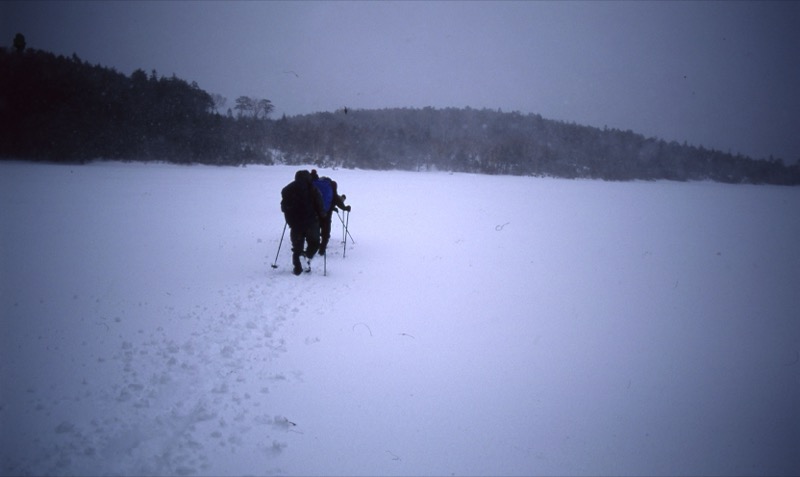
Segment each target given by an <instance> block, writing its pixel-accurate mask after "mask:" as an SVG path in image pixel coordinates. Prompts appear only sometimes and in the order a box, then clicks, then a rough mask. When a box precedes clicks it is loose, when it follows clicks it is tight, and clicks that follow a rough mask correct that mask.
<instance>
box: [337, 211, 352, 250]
mask: <svg viewBox="0 0 800 477" xmlns="http://www.w3.org/2000/svg"><path fill="white" fill-rule="evenodd" d="M347 213H348V214H350V212H349V211H348V212H347ZM336 216H337V217H339V222H341V223H342V236H344V235H345V234H347V235H348V236H349V237H350V241H351V242H353V243H356V241H355V239H353V236H352V235H350V231H349V230H347V227H346V226H345V224H344V220H342V216H341V215H339V210H338V209H337V210H336ZM342 241H344V238H343V239H342Z"/></svg>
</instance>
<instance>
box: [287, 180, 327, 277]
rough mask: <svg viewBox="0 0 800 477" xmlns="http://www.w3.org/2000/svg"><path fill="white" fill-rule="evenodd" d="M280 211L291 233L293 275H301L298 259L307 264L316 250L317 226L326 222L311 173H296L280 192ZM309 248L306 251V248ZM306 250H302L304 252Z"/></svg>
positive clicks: (320, 198) (317, 247)
mask: <svg viewBox="0 0 800 477" xmlns="http://www.w3.org/2000/svg"><path fill="white" fill-rule="evenodd" d="M281 211H282V212H283V215H284V217H286V223H287V224H289V228H290V229H291V232H290V234H289V238H290V239H291V241H292V264H293V265H294V274H295V275H300V273H302V271H303V266H302V264H301V263H300V257H301V256H304V257H306V259H307V260H308V261H309V262H310V261H311V258H313V257H314V254H315V253H317V250H318V249H319V225H320V223H321V222H322V221H323V220H324V218H325V211H324V209H323V207H322V196H321V195H320V193H319V191H318V190H317V188H316V187H314V185H313V184H312V183H311V173H309V172H308V171H297V174H295V176H294V182H292V183H290V184H289V185H287V186H286V187H284V188H283V190H281ZM306 244H308V247H307V248H305V247H306ZM304 248H305V250H303V249H304Z"/></svg>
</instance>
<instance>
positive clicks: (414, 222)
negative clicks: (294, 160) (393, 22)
mask: <svg viewBox="0 0 800 477" xmlns="http://www.w3.org/2000/svg"><path fill="white" fill-rule="evenodd" d="M297 169H298V168H297V167H288V166H271V167H266V166H255V167H246V168H218V167H206V166H188V167H187V166H176V165H166V164H123V163H94V164H90V165H85V166H57V165H43V164H28V163H21V162H5V163H0V201H1V202H0V220H1V222H0V239H1V240H2V243H1V245H2V255H1V256H0V258H1V259H2V263H1V264H0V265H2V269H0V271H1V272H2V277H1V280H2V281H0V312H2V321H1V323H2V329H0V332H2V342H1V343H0V345H2V347H0V379H1V381H0V384H1V385H2V388H1V390H0V439H1V440H0V472H1V473H2V474H14V475H20V474H36V475H45V474H47V475H194V474H199V475H243V474H251V475H270V474H293V475H313V474H323V475H392V474H396V475H418V474H426V475H462V474H469V475H489V474H491V475H513V474H523V475H536V474H547V475H553V474H558V475H580V474H603V475H624V474H636V475H659V474H668V475H685V474H695V475H697V474H702V475H712V474H714V475H720V474H722V475H777V474H795V475H796V474H798V473H800V457H798V456H800V452H798V449H800V363H799V362H798V361H800V311H798V310H800V246H799V244H800V188H798V187H794V188H789V187H775V186H751V185H724V184H717V183H707V182H701V183H675V182H648V183H645V182H632V183H609V182H599V181H585V180H561V179H551V178H531V177H500V176H482V175H470V174H448V173H444V172H425V173H414V172H376V171H361V170H320V173H321V175H329V176H331V177H332V178H333V179H335V180H336V181H337V182H338V183H339V187H340V192H344V193H346V194H347V196H348V202H349V203H351V204H352V206H353V211H352V212H351V214H350V217H349V227H350V228H349V231H350V233H351V235H352V238H353V239H354V240H355V243H352V241H350V243H348V248H347V251H346V255H345V253H344V248H343V244H342V243H341V240H342V226H341V223H340V222H339V219H338V218H337V217H336V216H334V219H333V220H334V227H333V238H332V241H331V248H330V253H329V257H328V259H327V276H324V275H323V260H322V259H321V258H318V259H315V260H314V263H313V264H312V267H313V271H312V273H309V274H302V275H301V276H294V275H292V273H291V264H290V261H291V260H290V245H289V237H288V232H287V234H286V238H285V239H284V241H283V244H282V247H281V249H280V255H279V256H278V258H277V264H278V268H277V269H273V268H271V267H270V265H271V264H272V263H273V261H274V260H275V256H276V252H277V251H278V245H279V241H280V238H281V232H282V230H283V225H284V221H283V216H282V214H281V212H280V207H279V202H280V190H281V188H282V187H283V186H285V185H286V184H287V183H289V182H291V180H292V179H293V177H294V173H295V171H296V170H297ZM342 217H343V218H344V217H345V216H342Z"/></svg>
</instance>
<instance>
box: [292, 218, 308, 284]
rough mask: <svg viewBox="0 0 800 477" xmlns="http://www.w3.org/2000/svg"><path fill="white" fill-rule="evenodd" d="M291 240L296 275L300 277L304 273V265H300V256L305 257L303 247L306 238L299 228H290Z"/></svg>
mask: <svg viewBox="0 0 800 477" xmlns="http://www.w3.org/2000/svg"><path fill="white" fill-rule="evenodd" d="M290 230H291V231H290V232H289V238H290V239H291V240H292V265H293V266H294V274H295V275H300V273H301V272H302V271H303V265H302V264H301V263H300V256H301V255H303V245H304V242H305V238H304V237H303V231H302V230H300V229H299V228H297V227H295V228H290Z"/></svg>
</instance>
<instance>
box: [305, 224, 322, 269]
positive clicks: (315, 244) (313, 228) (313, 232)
mask: <svg viewBox="0 0 800 477" xmlns="http://www.w3.org/2000/svg"><path fill="white" fill-rule="evenodd" d="M306 243H307V244H308V247H307V248H306V257H308V259H309V260H310V259H311V258H313V257H314V254H315V253H317V250H319V222H317V221H314V222H313V223H311V225H309V226H308V228H307V229H306Z"/></svg>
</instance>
